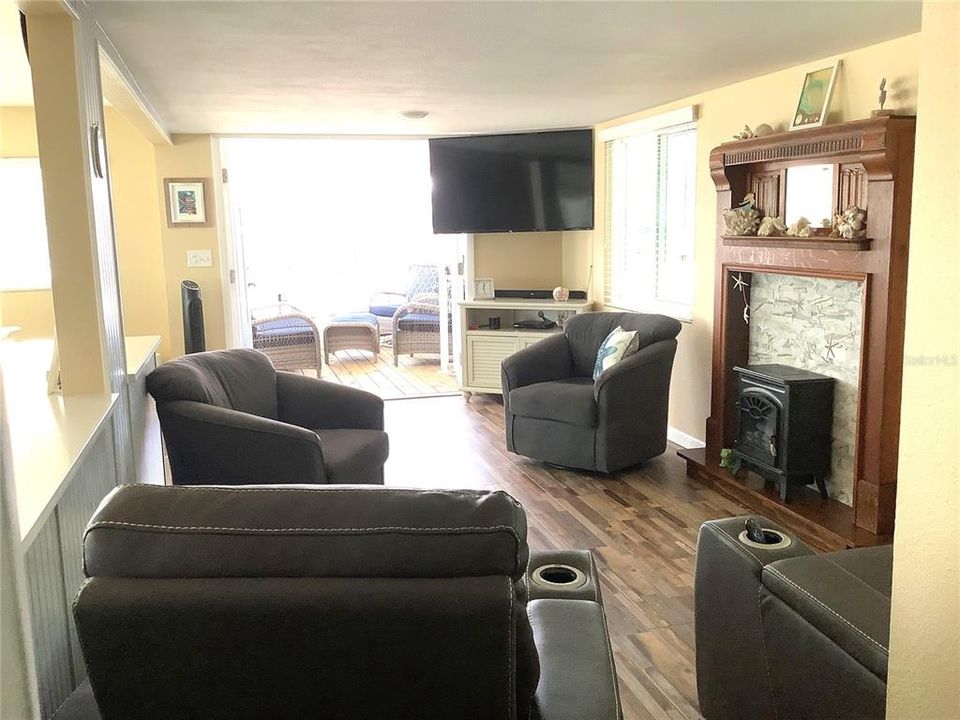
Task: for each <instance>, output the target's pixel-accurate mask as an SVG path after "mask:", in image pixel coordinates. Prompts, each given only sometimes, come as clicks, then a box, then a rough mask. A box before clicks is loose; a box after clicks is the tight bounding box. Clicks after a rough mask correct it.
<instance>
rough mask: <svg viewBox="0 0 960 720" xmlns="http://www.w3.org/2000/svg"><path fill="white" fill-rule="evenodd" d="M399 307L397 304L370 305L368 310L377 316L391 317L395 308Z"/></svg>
mask: <svg viewBox="0 0 960 720" xmlns="http://www.w3.org/2000/svg"><path fill="white" fill-rule="evenodd" d="M399 309H400V306H399V305H371V306H370V312H371V313H373V314H374V315H377V316H378V317H388V318H392V317H393V316H394V314H395V313H396V312H397V310H399Z"/></svg>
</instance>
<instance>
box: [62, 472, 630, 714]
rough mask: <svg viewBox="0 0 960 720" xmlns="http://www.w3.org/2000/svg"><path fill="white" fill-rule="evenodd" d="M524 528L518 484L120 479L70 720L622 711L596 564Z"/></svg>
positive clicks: (100, 551)
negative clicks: (514, 491) (154, 482)
mask: <svg viewBox="0 0 960 720" xmlns="http://www.w3.org/2000/svg"><path fill="white" fill-rule="evenodd" d="M188 491H189V492H188ZM526 533H527V524H526V516H525V514H524V511H523V508H522V507H521V506H520V505H519V504H518V503H517V502H516V501H515V500H514V499H513V498H511V497H510V496H509V495H507V494H505V493H503V492H488V491H482V490H457V491H434V490H403V489H396V488H383V489H381V490H378V491H376V492H370V491H369V490H368V489H364V488H356V487H352V488H351V487H337V488H333V487H296V488H290V487H287V488H276V489H271V488H265V487H258V488H224V487H200V488H182V487H156V486H146V485H127V486H122V487H120V488H117V489H116V490H114V491H113V492H112V493H111V494H110V495H109V496H108V497H107V499H106V500H105V501H104V502H103V503H102V504H101V506H100V508H99V509H98V510H97V512H96V514H95V515H94V517H93V518H92V519H91V521H90V523H89V524H88V526H87V531H86V533H85V535H84V541H83V557H84V571H85V574H86V576H87V578H88V579H87V580H86V581H85V582H84V584H83V586H82V587H81V588H80V592H79V593H78V595H77V598H76V600H75V602H74V605H73V611H74V618H75V620H76V626H77V632H78V635H79V638H80V647H81V648H82V651H83V659H84V661H85V664H86V669H87V671H88V675H89V680H88V681H87V682H85V683H84V684H83V685H81V687H80V688H79V689H78V690H77V692H75V693H74V695H73V696H72V697H71V698H70V699H69V700H68V701H67V703H65V704H64V706H63V707H62V708H61V709H60V710H59V711H58V713H57V715H56V716H55V717H56V720H100V719H101V718H102V720H154V719H155V718H166V719H169V720H186V719H187V718H205V719H206V720H246V719H247V718H249V719H250V720H253V719H256V720H272V719H274V718H276V719H277V720H279V719H281V718H283V719H288V718H344V719H346V718H349V719H350V720H375V719H377V720H379V719H381V718H417V720H432V719H435V720H449V719H451V718H456V719H457V720H488V719H489V718H514V719H515V720H534V719H536V720H620V718H621V712H620V703H619V696H618V691H617V680H616V672H615V668H614V661H613V655H612V653H611V651H610V641H609V637H608V635H607V631H606V623H605V620H604V611H603V605H602V601H601V597H600V592H599V587H598V584H597V574H596V567H595V566H594V564H593V561H592V557H591V556H590V554H589V552H587V551H565V552H564V551H560V552H551V553H532V554H531V553H530V552H529V550H528V548H527V541H526ZM558 565H562V566H566V567H558ZM528 568H529V570H530V572H529V573H528ZM571 568H572V569H571Z"/></svg>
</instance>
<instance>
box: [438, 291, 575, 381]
mask: <svg viewBox="0 0 960 720" xmlns="http://www.w3.org/2000/svg"><path fill="white" fill-rule="evenodd" d="M457 305H458V306H459V308H460V328H461V331H460V338H459V341H460V348H459V351H460V358H461V364H460V367H461V373H460V375H459V377H458V380H459V382H460V390H461V392H463V396H464V397H465V398H466V399H468V400H469V399H470V396H471V395H472V394H473V393H496V394H500V392H501V391H500V363H501V362H503V360H504V358H506V357H509V356H510V355H512V354H513V353H515V352H516V351H517V350H521V349H523V348H525V347H528V346H530V345H533V344H534V343H536V342H539V341H540V340H543V339H544V338H545V337H549V336H550V335H553V334H554V333H558V332H563V330H562V329H561V328H559V327H555V328H553V329H550V330H525V329H518V328H515V327H513V324H514V323H515V322H518V321H520V320H535V319H536V318H537V313H538V312H540V311H542V312H543V314H544V316H545V317H546V318H547V319H548V320H553V321H559V322H560V323H561V324H562V321H563V320H566V319H567V318H569V317H572V316H573V315H577V314H579V313H583V312H589V311H590V309H591V307H592V306H593V303H592V302H590V301H589V300H568V301H567V302H556V301H554V300H525V299H508V298H497V299H495V300H463V301H461V302H459V303H457ZM490 318H500V328H499V329H491V328H490V327H489V321H490Z"/></svg>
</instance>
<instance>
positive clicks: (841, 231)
mask: <svg viewBox="0 0 960 720" xmlns="http://www.w3.org/2000/svg"><path fill="white" fill-rule="evenodd" d="M830 236H831V237H842V238H846V239H848V240H849V239H853V238H864V237H866V236H867V211H866V210H864V209H863V208H859V207H857V206H856V205H851V206H850V207H848V208H847V209H846V210H844V211H843V212H842V213H837V215H836V216H835V217H834V219H833V230H832V231H831V232H830Z"/></svg>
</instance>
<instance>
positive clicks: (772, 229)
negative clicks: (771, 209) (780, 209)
mask: <svg viewBox="0 0 960 720" xmlns="http://www.w3.org/2000/svg"><path fill="white" fill-rule="evenodd" d="M786 231H787V224H786V223H785V222H784V221H783V218H781V217H770V216H769V215H768V216H767V217H765V218H764V219H763V220H761V221H760V229H759V230H757V235H759V236H760V237H780V236H781V235H783V234H784V233H785V232H786Z"/></svg>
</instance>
